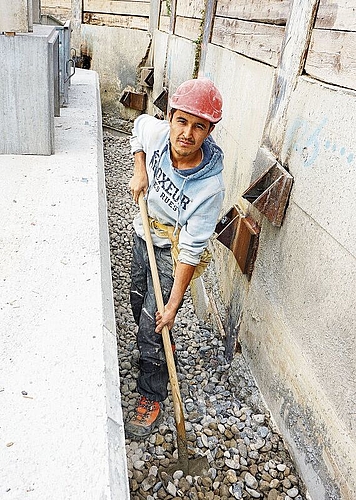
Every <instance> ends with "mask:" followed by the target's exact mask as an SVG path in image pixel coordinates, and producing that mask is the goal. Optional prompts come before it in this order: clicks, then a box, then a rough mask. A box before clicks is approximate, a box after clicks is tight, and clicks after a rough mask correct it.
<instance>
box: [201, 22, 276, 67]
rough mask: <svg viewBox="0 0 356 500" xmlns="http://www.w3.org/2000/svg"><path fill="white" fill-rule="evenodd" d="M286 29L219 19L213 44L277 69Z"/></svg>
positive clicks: (213, 35)
mask: <svg viewBox="0 0 356 500" xmlns="http://www.w3.org/2000/svg"><path fill="white" fill-rule="evenodd" d="M284 31H285V28H284V27H283V26H275V25H273V26H272V25H270V24H262V23H254V22H248V21H239V20H237V19H228V18H221V17H217V18H216V19H215V22H214V26H213V34H212V39H211V42H212V43H214V44H216V45H220V46H222V47H226V48H227V49H230V50H233V51H235V52H238V53H239V54H243V55H245V56H247V57H250V58H252V59H256V60H257V61H262V62H264V63H266V64H269V65H271V66H274V67H276V66H277V63H278V58H279V54H280V50H281V45H282V41H283V36H284Z"/></svg>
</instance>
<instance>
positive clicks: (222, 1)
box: [216, 0, 290, 25]
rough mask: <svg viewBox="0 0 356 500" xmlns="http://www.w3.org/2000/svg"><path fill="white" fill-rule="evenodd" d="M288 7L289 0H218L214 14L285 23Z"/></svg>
mask: <svg viewBox="0 0 356 500" xmlns="http://www.w3.org/2000/svg"><path fill="white" fill-rule="evenodd" d="M289 8H290V0H234V1H233V2H232V1H231V0H218V2H217V6H216V15H217V16H219V17H232V18H234V19H241V20H245V21H258V22H263V23H266V24H279V25H285V24H286V20H287V18H288V13H289Z"/></svg>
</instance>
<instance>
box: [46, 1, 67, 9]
mask: <svg viewBox="0 0 356 500" xmlns="http://www.w3.org/2000/svg"><path fill="white" fill-rule="evenodd" d="M42 8H45V9H49V8H52V9H68V10H70V9H71V0H41V9H42Z"/></svg>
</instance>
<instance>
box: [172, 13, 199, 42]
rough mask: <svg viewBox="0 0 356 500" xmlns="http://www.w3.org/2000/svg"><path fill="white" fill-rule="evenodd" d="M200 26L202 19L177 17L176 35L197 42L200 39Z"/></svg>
mask: <svg viewBox="0 0 356 500" xmlns="http://www.w3.org/2000/svg"><path fill="white" fill-rule="evenodd" d="M200 25H201V19H192V18H189V17H180V16H177V17H176V27H175V31H174V34H175V35H178V36H181V37H183V38H187V39H188V40H192V41H193V42H195V41H197V39H198V37H199V33H200V29H201V28H200Z"/></svg>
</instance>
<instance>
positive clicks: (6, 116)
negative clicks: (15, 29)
mask: <svg viewBox="0 0 356 500" xmlns="http://www.w3.org/2000/svg"><path fill="white" fill-rule="evenodd" d="M57 43H58V33H57V31H56V29H55V28H54V27H53V26H41V25H34V31H33V33H21V34H18V35H16V36H12V37H8V36H5V35H0V67H1V68H2V79H1V84H0V116H1V119H0V154H38V155H50V154H52V153H53V152H54V98H55V89H57V88H58V82H57V85H55V78H54V74H55V72H54V68H55V66H56V64H57V65H58V62H56V57H57V58H58V45H57ZM56 54H57V56H56Z"/></svg>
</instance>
